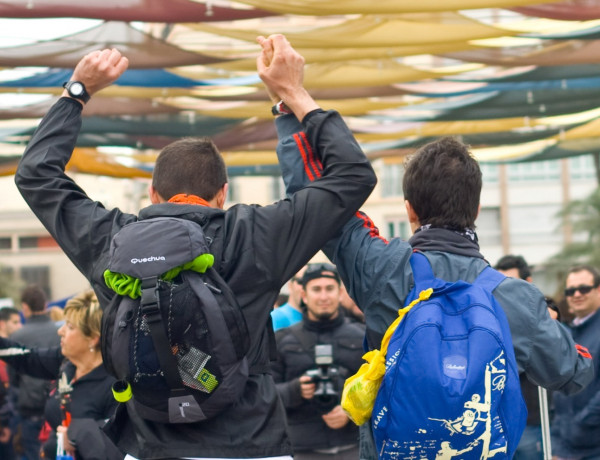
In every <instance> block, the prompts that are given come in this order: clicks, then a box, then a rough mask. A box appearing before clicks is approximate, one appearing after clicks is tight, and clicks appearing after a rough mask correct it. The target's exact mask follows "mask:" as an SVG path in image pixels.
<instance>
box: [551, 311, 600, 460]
mask: <svg viewBox="0 0 600 460" xmlns="http://www.w3.org/2000/svg"><path fill="white" fill-rule="evenodd" d="M570 329H571V333H572V334H573V339H574V340H575V342H577V343H579V344H581V345H583V346H584V347H586V348H587V349H588V350H589V352H590V353H591V355H592V356H593V357H594V371H595V374H596V378H595V379H594V380H593V381H592V382H591V383H590V384H589V385H588V386H587V387H585V388H584V389H583V390H582V391H580V392H579V393H577V394H576V395H570V396H567V395H564V394H560V393H555V394H554V418H553V420H552V423H551V424H550V428H551V432H552V452H553V453H554V454H555V455H558V456H560V457H575V458H581V457H597V456H598V455H600V378H599V375H600V359H599V358H600V310H596V313H594V315H593V316H592V317H590V318H589V319H587V320H586V321H585V322H584V323H582V324H580V325H578V326H574V325H571V326H570Z"/></svg>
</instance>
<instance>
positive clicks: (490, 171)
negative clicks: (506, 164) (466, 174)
mask: <svg viewBox="0 0 600 460" xmlns="http://www.w3.org/2000/svg"><path fill="white" fill-rule="evenodd" d="M479 167H480V168H481V177H482V180H483V183H484V184H497V183H498V178H499V176H500V175H499V165H497V164H491V163H480V164H479Z"/></svg>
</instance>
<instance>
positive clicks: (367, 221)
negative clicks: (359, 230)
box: [356, 211, 389, 244]
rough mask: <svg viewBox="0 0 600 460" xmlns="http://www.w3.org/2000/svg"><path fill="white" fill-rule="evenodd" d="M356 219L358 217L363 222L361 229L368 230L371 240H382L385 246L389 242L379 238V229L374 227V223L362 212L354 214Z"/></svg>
mask: <svg viewBox="0 0 600 460" xmlns="http://www.w3.org/2000/svg"><path fill="white" fill-rule="evenodd" d="M356 217H358V218H359V219H360V220H362V221H363V227H365V228H368V229H369V236H371V237H373V238H379V239H380V240H382V241H383V242H384V243H385V244H388V243H389V241H388V240H386V239H385V238H384V237H383V236H381V235H380V234H379V229H378V228H377V227H376V226H375V223H374V222H373V221H372V220H371V218H370V217H369V216H367V215H366V214H365V213H364V212H362V211H357V212H356Z"/></svg>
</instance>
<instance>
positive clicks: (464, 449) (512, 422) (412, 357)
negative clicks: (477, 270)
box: [372, 253, 527, 460]
mask: <svg viewBox="0 0 600 460" xmlns="http://www.w3.org/2000/svg"><path fill="white" fill-rule="evenodd" d="M410 263H411V267H412V271H413V276H414V278H415V287H414V288H413V290H412V291H411V293H410V295H409V298H408V299H407V305H408V304H409V303H410V302H411V301H412V300H414V299H415V298H417V297H418V295H419V293H420V292H421V291H424V290H426V289H428V288H433V293H432V294H431V296H430V297H429V299H428V300H424V301H421V302H419V303H417V304H416V305H415V306H414V307H413V308H412V309H411V310H410V311H409V312H408V313H407V314H406V316H405V317H404V319H403V320H402V321H401V322H400V325H399V326H398V328H397V329H396V331H395V332H394V333H393V335H392V337H391V339H390V343H389V346H388V350H387V355H386V370H385V375H384V377H383V381H382V383H381V387H380V389H379V392H378V393H377V398H376V400H375V405H374V407H373V413H372V427H373V435H374V439H375V446H376V449H377V450H378V452H379V458H380V459H409V458H410V459H415V460H419V459H425V458H427V459H452V458H460V459H477V460H479V459H486V458H494V459H498V460H499V459H510V458H512V456H513V454H514V452H515V449H516V447H517V444H518V443H519V439H520V438H521V435H522V433H523V430H524V428H525V423H526V419H527V409H526V407H525V402H524V401H523V397H522V395H521V387H520V384H519V374H518V371H517V363H516V360H515V354H514V349H513V345H512V340H511V335H510V330H509V327H508V321H507V319H506V315H505V314H504V311H503V310H502V307H500V305H498V303H497V301H496V300H495V299H494V297H493V296H492V291H493V290H494V289H495V288H496V287H497V286H498V284H500V282H501V281H502V280H503V279H504V278H505V277H504V275H502V274H500V273H499V272H497V271H496V270H494V269H492V268H491V267H486V268H485V269H484V270H483V271H482V272H481V274H480V275H479V276H478V277H477V279H476V280H475V281H474V282H473V284H470V283H467V282H465V281H457V282H454V283H449V282H446V281H444V280H441V279H438V278H435V276H434V274H433V271H432V268H431V265H430V264H429V261H428V260H427V258H426V257H425V256H424V255H423V254H420V253H414V254H413V255H412V257H411V260H410Z"/></svg>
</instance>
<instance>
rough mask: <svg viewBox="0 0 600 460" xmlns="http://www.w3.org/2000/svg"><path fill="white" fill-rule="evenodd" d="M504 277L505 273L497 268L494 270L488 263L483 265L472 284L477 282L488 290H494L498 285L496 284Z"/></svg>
mask: <svg viewBox="0 0 600 460" xmlns="http://www.w3.org/2000/svg"><path fill="white" fill-rule="evenodd" d="M505 279H506V275H503V274H502V273H500V272H499V271H498V270H494V269H493V268H492V267H490V266H489V265H488V266H487V267H485V268H484V269H483V270H482V271H481V273H479V276H477V278H476V279H475V281H473V284H477V285H478V286H481V287H482V288H483V289H485V290H486V291H488V292H494V289H496V288H497V287H498V285H499V284H500V283H501V282H502V281H504V280H505Z"/></svg>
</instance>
